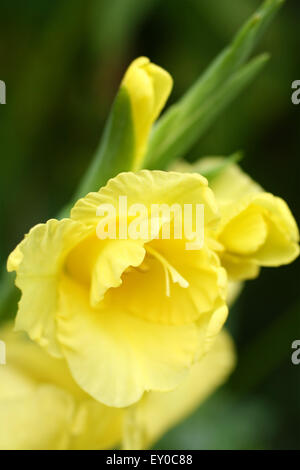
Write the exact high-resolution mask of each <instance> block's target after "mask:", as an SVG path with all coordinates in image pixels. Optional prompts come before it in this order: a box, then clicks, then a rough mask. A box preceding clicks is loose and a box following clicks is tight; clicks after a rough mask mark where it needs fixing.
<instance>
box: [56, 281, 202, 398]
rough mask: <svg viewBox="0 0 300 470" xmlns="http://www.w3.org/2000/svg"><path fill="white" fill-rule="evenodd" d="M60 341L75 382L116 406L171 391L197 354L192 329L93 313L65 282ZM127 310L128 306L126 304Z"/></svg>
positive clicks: (78, 290) (84, 296)
mask: <svg viewBox="0 0 300 470" xmlns="http://www.w3.org/2000/svg"><path fill="white" fill-rule="evenodd" d="M60 299H61V300H60V310H59V314H58V319H57V324H58V338H59V342H60V346H61V348H62V350H63V353H64V356H65V357H66V359H67V362H68V364H69V367H70V369H71V372H72V375H73V377H74V378H75V380H76V382H77V383H78V384H79V385H80V386H81V387H82V388H83V390H85V391H86V392H87V393H89V394H90V395H91V396H93V397H94V398H95V399H96V400H99V401H100V402H102V403H104V404H106V405H108V406H115V407H124V406H128V405H130V404H132V403H134V402H136V401H138V400H139V399H140V398H141V396H142V395H143V393H144V391H145V390H171V389H173V388H175V387H176V386H177V385H178V383H180V381H181V380H182V379H183V377H184V376H185V374H186V373H187V370H188V368H189V367H190V365H191V363H192V361H193V358H194V356H195V352H196V348H197V328H196V326H195V325H193V324H190V325H181V326H179V327H177V326H169V325H167V326H166V325H161V324H159V325H157V324H154V323H149V322H145V321H144V320H142V319H140V318H136V317H134V316H132V315H129V314H127V313H125V312H124V309H123V311H118V310H113V309H111V308H110V309H106V308H104V309H103V311H101V310H93V309H91V307H90V305H89V299H88V291H87V289H85V288H84V287H82V286H80V285H78V286H74V284H73V281H71V280H70V279H67V278H65V279H64V282H63V284H62V285H61V295H60ZM125 308H126V306H125Z"/></svg>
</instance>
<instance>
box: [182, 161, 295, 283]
mask: <svg viewBox="0 0 300 470" xmlns="http://www.w3.org/2000/svg"><path fill="white" fill-rule="evenodd" d="M222 161H223V159H222V158H218V157H216V158H206V159H203V160H200V161H199V162H198V163H196V164H195V165H189V164H183V165H182V164H180V165H179V166H178V165H177V166H175V168H177V169H178V170H179V169H180V171H192V170H193V171H197V172H200V173H202V172H204V173H205V172H207V171H211V170H213V169H214V168H216V167H217V166H218V165H220V162H222ZM210 187H211V188H212V190H213V192H214V194H215V197H216V200H217V202H218V205H219V209H220V213H221V220H220V223H219V225H218V228H217V231H216V238H217V240H218V242H219V243H220V248H219V249H220V258H221V262H222V265H223V266H224V267H225V268H226V270H227V272H228V275H229V278H230V279H232V280H235V281H240V280H246V279H252V278H255V277H257V276H258V274H259V270H260V267H262V266H281V265H284V264H288V263H291V262H292V261H294V260H295V259H296V258H297V256H298V255H299V231H298V227H297V224H296V222H295V219H294V217H293V215H292V213H291V211H290V209H289V207H288V206H287V204H286V203H285V201H284V200H283V199H281V198H279V197H276V196H273V195H272V194H270V193H267V192H264V190H263V189H262V188H261V186H259V185H258V184H257V183H255V182H254V181H253V180H252V179H251V178H250V177H249V176H248V175H247V174H245V173H244V172H243V171H242V170H241V168H240V167H239V166H238V165H236V164H229V165H228V166H226V167H225V168H224V169H223V170H222V171H220V173H219V174H218V175H217V176H215V177H213V178H212V181H211V185H210Z"/></svg>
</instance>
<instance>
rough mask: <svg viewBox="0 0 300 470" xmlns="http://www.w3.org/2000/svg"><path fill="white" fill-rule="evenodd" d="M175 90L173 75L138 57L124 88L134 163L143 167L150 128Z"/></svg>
mask: <svg viewBox="0 0 300 470" xmlns="http://www.w3.org/2000/svg"><path fill="white" fill-rule="evenodd" d="M172 86H173V80H172V77H171V75H170V74H169V73H168V72H167V71H166V70H164V69H163V68H161V67H159V66H157V65H155V64H153V63H152V62H150V60H149V59H148V58H146V57H139V58H138V59H136V60H134V61H133V62H132V64H131V65H130V66H129V68H128V70H127V71H126V74H125V76H124V78H123V81H122V84H121V87H124V88H125V89H126V91H127V93H128V95H129V98H130V102H131V106H132V118H133V125H134V134H135V147H136V149H135V162H134V168H133V169H139V168H140V167H141V163H142V158H143V156H144V154H145V151H146V147H147V142H148V137H149V134H150V131H151V127H152V125H153V123H154V121H156V119H157V118H158V116H159V114H160V112H161V110H162V109H163V107H164V105H165V103H166V101H167V99H168V97H169V95H170V93H171V90H172Z"/></svg>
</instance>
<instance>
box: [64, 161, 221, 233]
mask: <svg viewBox="0 0 300 470" xmlns="http://www.w3.org/2000/svg"><path fill="white" fill-rule="evenodd" d="M120 196H126V197H127V207H130V206H131V205H133V204H135V203H137V202H138V203H141V204H144V205H145V206H146V208H147V210H150V209H151V205H152V204H168V205H169V206H172V204H175V203H178V204H180V205H181V206H182V207H183V205H184V204H193V205H195V204H204V205H205V209H204V210H205V224H206V225H207V226H209V225H210V224H213V223H214V222H215V221H216V220H217V219H218V217H219V213H218V207H217V205H216V201H215V198H214V194H213V192H212V191H211V189H210V188H208V183H207V180H206V179H205V178H203V177H202V176H200V175H198V174H197V173H185V174H184V173H176V172H166V171H149V170H142V171H138V172H137V173H132V172H127V173H120V174H119V175H118V176H116V177H115V178H113V179H111V180H109V182H108V183H107V185H106V186H105V187H103V188H101V189H100V190H99V192H98V193H89V194H88V195H87V196H86V197H84V198H82V199H80V200H79V201H78V202H77V203H76V204H75V206H74V207H73V209H72V211H71V218H72V219H74V220H78V221H80V222H82V223H84V224H86V225H88V226H94V227H97V225H98V224H99V221H100V220H101V217H100V216H98V215H97V209H98V207H99V206H100V205H102V204H112V206H113V207H115V208H116V211H117V214H118V213H119V211H120V204H119V202H120V199H119V198H120Z"/></svg>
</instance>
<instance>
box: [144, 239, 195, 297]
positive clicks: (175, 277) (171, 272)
mask: <svg viewBox="0 0 300 470" xmlns="http://www.w3.org/2000/svg"><path fill="white" fill-rule="evenodd" d="M146 250H147V251H148V253H149V254H151V255H152V256H154V258H156V259H157V260H158V261H160V262H161V264H162V266H163V269H164V272H165V278H166V296H167V297H170V276H171V279H172V281H173V282H174V284H176V283H177V284H179V286H180V287H182V288H183V289H186V288H187V287H189V283H188V281H187V280H186V279H184V277H183V276H181V274H180V273H179V272H178V271H177V270H176V269H175V268H174V267H173V266H172V265H171V264H170V263H169V262H168V261H167V260H166V258H164V257H163V256H162V255H161V254H160V253H158V252H157V251H156V250H155V249H154V248H152V247H150V246H147V247H146Z"/></svg>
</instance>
